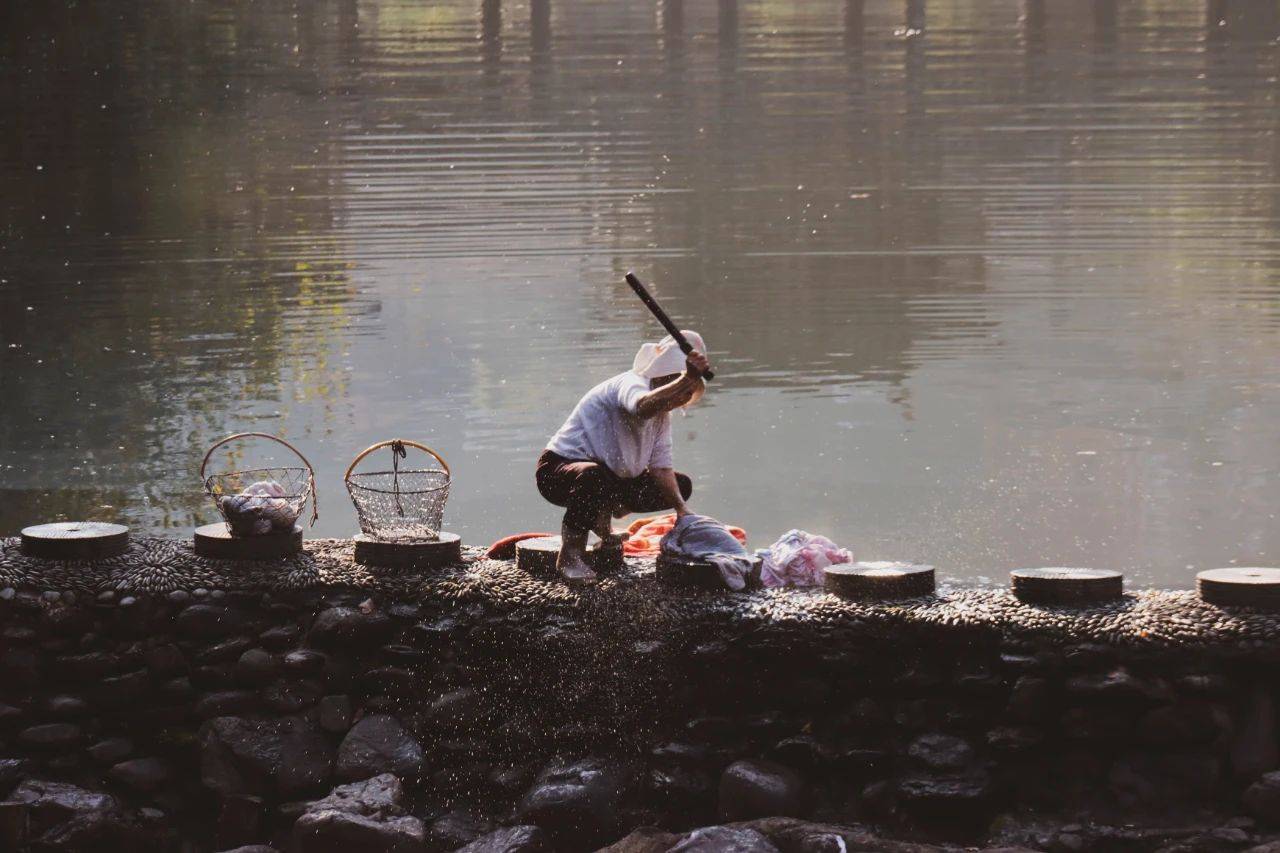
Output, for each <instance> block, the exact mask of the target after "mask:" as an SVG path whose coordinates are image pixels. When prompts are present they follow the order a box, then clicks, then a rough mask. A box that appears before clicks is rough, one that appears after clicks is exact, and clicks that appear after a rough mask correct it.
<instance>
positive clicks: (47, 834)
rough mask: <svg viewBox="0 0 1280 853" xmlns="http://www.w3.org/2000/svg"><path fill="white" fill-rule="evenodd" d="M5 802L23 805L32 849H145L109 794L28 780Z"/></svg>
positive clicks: (134, 827) (136, 830)
mask: <svg viewBox="0 0 1280 853" xmlns="http://www.w3.org/2000/svg"><path fill="white" fill-rule="evenodd" d="M6 802H7V803H21V804H25V805H26V807H27V810H28V816H29V824H28V830H29V833H30V837H31V839H32V840H33V841H34V842H35V844H34V845H33V847H34V848H35V849H39V850H68V851H73V850H117V849H119V850H125V849H131V848H133V849H145V842H144V838H143V837H142V836H143V833H142V831H141V829H140V827H139V826H138V825H137V823H136V822H135V821H132V820H131V819H129V817H128V816H127V815H126V814H125V812H124V810H123V809H122V808H121V806H120V803H119V801H118V800H116V798H115V797H113V796H111V795H110V794H104V793H101V792H99V791H89V790H86V789H84V788H79V787H76V786H75V785H68V784H65V783H62V782H45V781H41V780H36V779H28V780H27V781H26V782H23V783H22V784H21V785H19V786H18V787H17V788H15V789H14V790H13V793H11V794H10V795H9V799H8V800H6Z"/></svg>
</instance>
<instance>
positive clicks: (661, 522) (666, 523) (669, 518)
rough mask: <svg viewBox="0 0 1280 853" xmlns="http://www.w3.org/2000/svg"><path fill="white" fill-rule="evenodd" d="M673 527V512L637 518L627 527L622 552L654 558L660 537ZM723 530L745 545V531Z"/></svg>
mask: <svg viewBox="0 0 1280 853" xmlns="http://www.w3.org/2000/svg"><path fill="white" fill-rule="evenodd" d="M675 526H676V514H675V513H674V512H668V513H666V514H664V515H651V516H649V517H647V518H637V519H636V520H635V521H633V522H631V524H630V526H628V527H627V537H628V538H627V541H626V542H624V543H623V545H622V552H623V553H624V554H626V555H627V556H628V557H656V556H658V554H660V553H661V552H662V537H664V536H666V535H667V534H668V533H670V532H671V529H672V528H673V527H675ZM725 529H727V530H728V531H729V533H730V534H731V535H732V536H733V537H734V538H735V539H737V540H738V541H739V542H741V543H742V544H743V545H746V544H747V531H745V530H743V529H742V528H741V527H733V526H731V525H725Z"/></svg>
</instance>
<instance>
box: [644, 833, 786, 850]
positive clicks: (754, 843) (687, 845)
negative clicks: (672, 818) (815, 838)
mask: <svg viewBox="0 0 1280 853" xmlns="http://www.w3.org/2000/svg"><path fill="white" fill-rule="evenodd" d="M669 853H780V851H779V850H778V848H777V847H776V846H775V845H774V843H773V842H772V841H770V840H769V839H768V838H766V837H765V836H764V835H762V834H761V833H760V832H758V831H756V830H754V829H749V828H746V827H734V826H709V827H704V828H702V829H695V830H694V831H693V832H690V833H689V834H688V835H686V836H684V837H683V838H681V839H680V840H679V841H677V842H676V844H675V845H674V846H673V847H671V848H669Z"/></svg>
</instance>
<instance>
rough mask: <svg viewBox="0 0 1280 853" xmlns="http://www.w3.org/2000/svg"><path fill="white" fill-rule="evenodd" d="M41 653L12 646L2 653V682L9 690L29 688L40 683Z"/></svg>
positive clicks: (0, 679) (0, 669) (0, 671)
mask: <svg viewBox="0 0 1280 853" xmlns="http://www.w3.org/2000/svg"><path fill="white" fill-rule="evenodd" d="M40 678H41V665H40V653H39V652H37V651H35V650H34V649H24V648H10V649H8V650H6V651H4V652H3V653H0V682H3V683H4V684H5V685H6V687H7V688H8V689H9V690H14V691H21V690H29V689H31V688H33V687H36V686H37V685H38V684H39V683H40Z"/></svg>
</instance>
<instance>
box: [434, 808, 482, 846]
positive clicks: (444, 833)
mask: <svg viewBox="0 0 1280 853" xmlns="http://www.w3.org/2000/svg"><path fill="white" fill-rule="evenodd" d="M493 828H494V827H493V824H492V823H490V822H489V821H488V820H485V819H484V818H483V817H480V816H478V815H475V814H472V813H471V812H465V811H451V812H449V813H447V814H445V815H443V816H442V817H439V818H437V819H436V820H435V821H433V822H432V823H431V827H430V829H428V830H427V842H428V843H429V844H430V845H431V846H432V847H433V848H435V849H438V850H457V849H458V848H459V847H463V846H465V845H467V844H470V843H471V842H472V841H475V840H476V839H477V838H479V837H480V836H482V835H485V834H486V833H489V832H492V831H493Z"/></svg>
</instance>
